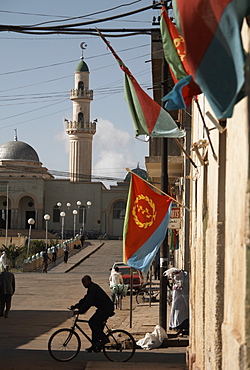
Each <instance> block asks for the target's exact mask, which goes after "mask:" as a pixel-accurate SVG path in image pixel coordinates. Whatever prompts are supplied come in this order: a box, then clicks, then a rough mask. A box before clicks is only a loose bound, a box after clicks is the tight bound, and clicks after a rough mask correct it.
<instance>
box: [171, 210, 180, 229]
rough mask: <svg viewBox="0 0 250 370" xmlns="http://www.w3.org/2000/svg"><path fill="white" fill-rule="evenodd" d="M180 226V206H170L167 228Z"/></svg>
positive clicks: (178, 227)
mask: <svg viewBox="0 0 250 370" xmlns="http://www.w3.org/2000/svg"><path fill="white" fill-rule="evenodd" d="M180 228H181V209H180V207H172V210H171V215H170V220H169V224H168V229H180Z"/></svg>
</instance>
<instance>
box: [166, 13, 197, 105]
mask: <svg viewBox="0 0 250 370" xmlns="http://www.w3.org/2000/svg"><path fill="white" fill-rule="evenodd" d="M160 29H161V38H162V46H163V51H164V56H165V59H166V61H167V63H168V65H169V69H170V72H171V75H172V78H173V81H174V83H175V86H174V88H173V89H172V91H170V93H168V94H167V95H166V96H164V98H163V99H162V101H165V102H166V104H165V108H166V109H167V110H175V109H184V108H186V107H188V106H189V105H190V103H191V101H192V98H193V97H194V96H196V95H198V94H200V93H201V90H200V88H199V86H198V85H197V84H196V83H195V82H194V80H193V78H192V76H191V75H190V72H189V69H188V65H187V62H186V47H185V41H184V38H183V37H182V36H181V35H180V34H179V32H178V30H177V28H176V27H175V25H174V24H173V22H172V21H171V20H170V19H169V16H168V13H167V10H166V8H165V6H162V11H161V22H160Z"/></svg>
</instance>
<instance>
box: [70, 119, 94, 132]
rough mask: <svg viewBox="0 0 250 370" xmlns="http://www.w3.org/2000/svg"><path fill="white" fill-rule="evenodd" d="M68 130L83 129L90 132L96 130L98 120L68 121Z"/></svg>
mask: <svg viewBox="0 0 250 370" xmlns="http://www.w3.org/2000/svg"><path fill="white" fill-rule="evenodd" d="M66 130H67V131H70V130H78V131H79V130H80V131H81V130H82V131H86V132H90V133H95V132H96V122H77V121H67V125H66Z"/></svg>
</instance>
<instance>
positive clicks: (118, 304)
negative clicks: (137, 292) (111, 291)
mask: <svg viewBox="0 0 250 370" xmlns="http://www.w3.org/2000/svg"><path fill="white" fill-rule="evenodd" d="M114 306H115V309H117V310H118V309H119V310H121V309H122V295H121V293H115V297H114Z"/></svg>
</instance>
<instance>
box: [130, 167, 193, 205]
mask: <svg viewBox="0 0 250 370" xmlns="http://www.w3.org/2000/svg"><path fill="white" fill-rule="evenodd" d="M126 171H128V172H130V173H132V174H133V175H135V176H137V177H139V178H140V179H141V180H143V181H144V182H145V183H146V184H148V185H149V186H151V187H152V188H154V189H156V190H158V191H159V192H161V193H162V194H163V195H166V196H167V197H169V198H170V199H172V200H173V201H174V202H175V203H177V204H179V205H180V206H181V207H183V208H186V210H187V211H189V212H191V209H189V208H188V207H187V206H185V205H184V204H182V203H180V202H178V201H177V200H176V199H175V198H173V197H171V196H170V195H168V194H167V193H165V192H164V191H163V190H161V189H159V188H157V187H156V186H155V185H153V184H151V183H150V182H149V181H147V180H145V179H143V178H142V177H140V176H139V175H137V174H136V173H134V172H133V171H131V170H130V169H129V168H126Z"/></svg>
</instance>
